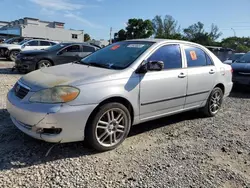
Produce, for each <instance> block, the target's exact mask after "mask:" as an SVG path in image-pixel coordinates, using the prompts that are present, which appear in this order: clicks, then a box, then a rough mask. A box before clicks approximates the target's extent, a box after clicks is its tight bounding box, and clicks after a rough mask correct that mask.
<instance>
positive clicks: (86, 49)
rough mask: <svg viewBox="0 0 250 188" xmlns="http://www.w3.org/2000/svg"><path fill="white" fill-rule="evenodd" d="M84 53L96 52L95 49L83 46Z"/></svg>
mask: <svg viewBox="0 0 250 188" xmlns="http://www.w3.org/2000/svg"><path fill="white" fill-rule="evenodd" d="M82 51H83V52H94V51H95V48H93V47H91V46H82Z"/></svg>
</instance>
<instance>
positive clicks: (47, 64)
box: [37, 59, 52, 69]
mask: <svg viewBox="0 0 250 188" xmlns="http://www.w3.org/2000/svg"><path fill="white" fill-rule="evenodd" d="M51 66H52V63H51V62H50V61H49V60H45V59H43V60H40V61H39V62H38V63H37V69H41V68H47V67H51Z"/></svg>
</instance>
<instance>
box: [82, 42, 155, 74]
mask: <svg viewBox="0 0 250 188" xmlns="http://www.w3.org/2000/svg"><path fill="white" fill-rule="evenodd" d="M153 44H154V42H147V41H122V42H117V43H114V44H111V45H109V46H106V47H104V48H102V49H100V50H97V51H96V52H94V53H92V54H91V55H89V56H87V57H85V58H83V59H82V60H81V62H82V64H87V65H92V66H98V67H103V68H107V69H125V68H126V67H128V66H130V65H131V64H132V63H133V62H134V61H135V60H136V59H137V58H138V57H139V56H140V55H142V54H143V53H144V52H145V51H146V50H147V49H148V48H149V47H150V46H152V45H153Z"/></svg>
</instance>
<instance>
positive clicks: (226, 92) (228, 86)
mask: <svg viewBox="0 0 250 188" xmlns="http://www.w3.org/2000/svg"><path fill="white" fill-rule="evenodd" d="M232 89H233V82H230V83H228V84H227V85H226V86H225V93H224V97H228V96H229V95H230V93H231V91H232Z"/></svg>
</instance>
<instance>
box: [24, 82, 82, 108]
mask: <svg viewBox="0 0 250 188" xmlns="http://www.w3.org/2000/svg"><path fill="white" fill-rule="evenodd" d="M79 93H80V90H79V89H78V88H75V87H72V86H55V87H53V88H49V89H43V90H41V91H38V92H36V93H34V94H33V95H32V96H31V97H30V99H29V101H30V102H36V103H49V104H54V103H66V102H70V101H73V100H74V99H76V98H77V97H78V95H79Z"/></svg>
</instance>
